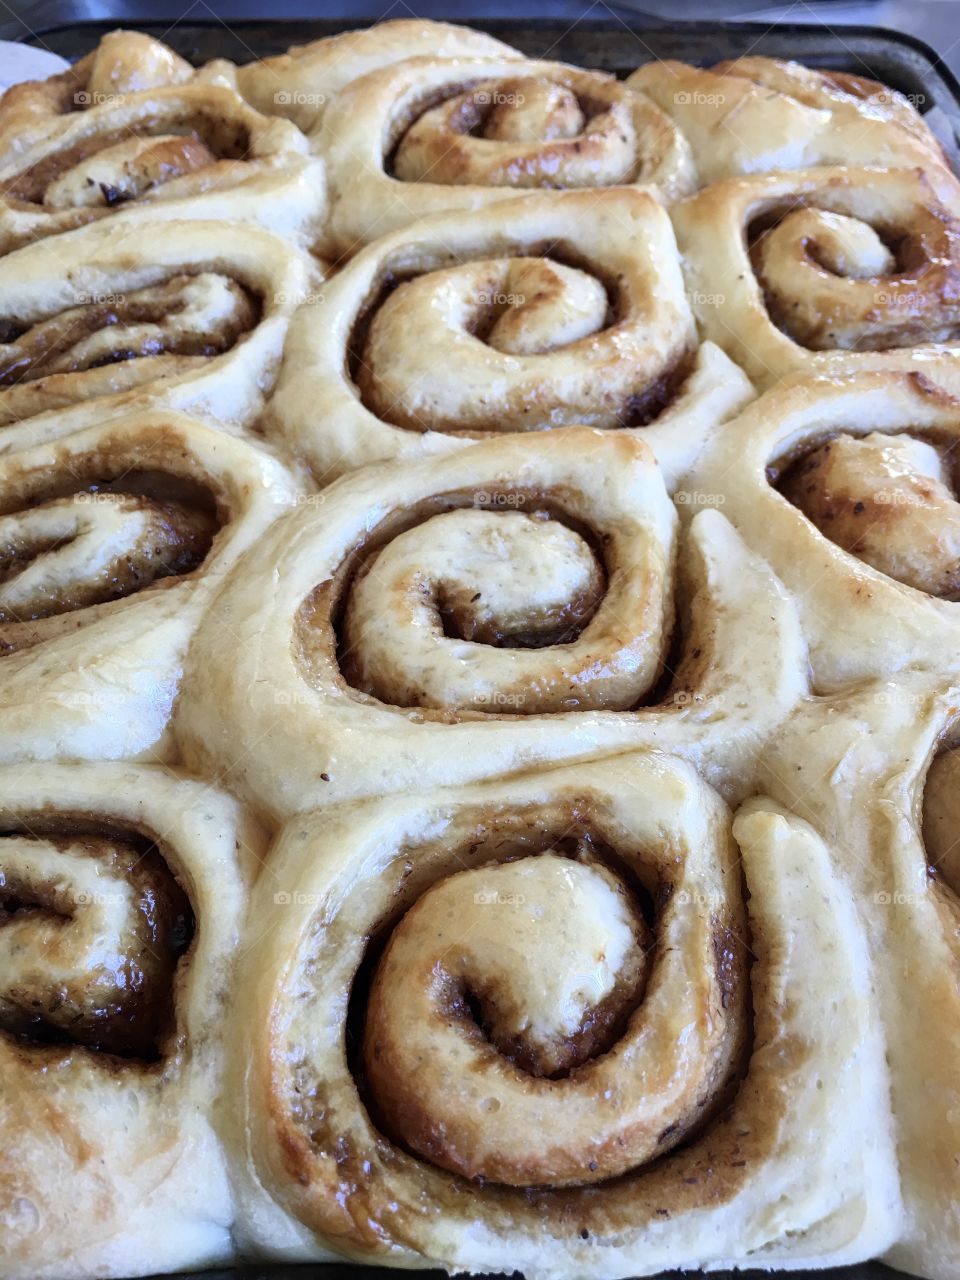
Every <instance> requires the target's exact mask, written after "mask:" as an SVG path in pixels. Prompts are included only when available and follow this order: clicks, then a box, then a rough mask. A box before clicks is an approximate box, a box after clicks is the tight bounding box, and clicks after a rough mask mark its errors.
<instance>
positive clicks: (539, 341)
mask: <svg viewBox="0 0 960 1280" xmlns="http://www.w3.org/2000/svg"><path fill="white" fill-rule="evenodd" d="M750 396H751V388H750V385H749V383H748V381H747V379H746V377H745V376H744V375H743V374H742V373H741V372H740V370H739V369H738V368H736V367H735V366H734V365H733V364H732V363H731V362H730V361H729V360H727V359H726V357H724V355H723V354H722V352H721V351H720V350H719V349H718V348H717V347H715V346H713V345H712V344H705V345H704V346H703V347H699V348H698V346H697V344H696V340H695V335H694V329H693V323H692V319H691V315H690V310H689V306H688V303H687V300H686V298H685V297H684V292H683V281H682V275H681V271H680V265H679V261H678V259H677V255H676V247H675V243H674V240H673V234H672V232H671V228H670V223H669V220H668V218H667V215H666V214H665V212H664V211H663V209H662V208H661V207H660V206H659V205H658V204H657V202H656V201H655V200H654V199H653V198H652V196H650V195H649V194H648V193H646V192H639V191H629V190H618V191H604V192H590V193H587V192H565V193H562V194H553V195H549V196H545V195H531V196H529V197H528V198H526V199H524V200H519V201H518V200H515V201H512V202H510V203H508V204H502V205H496V206H494V207H493V208H489V209H485V210H481V211H479V212H476V213H472V214H468V215H464V214H449V215H446V216H444V217H436V218H431V219H429V220H427V221H425V222H424V223H423V224H422V225H420V226H418V227H416V228H409V229H405V230H401V231H398V232H395V233H394V234H393V235H390V236H386V237H384V238H383V239H382V240H380V241H378V242H377V243H376V244H374V245H371V246H370V247H368V248H367V249H366V250H364V251H363V252H362V253H360V254H358V255H357V257H356V258H355V259H353V260H352V261H351V262H350V263H349V264H348V265H347V266H346V267H344V268H343V269H342V270H341V271H339V272H338V273H337V274H336V275H335V276H334V277H333V279H331V280H330V281H329V282H327V284H326V285H325V286H324V289H323V297H322V299H321V300H319V301H318V302H316V303H314V304H311V305H308V306H305V307H303V308H302V309H301V310H300V311H299V312H298V314H297V316H296V317H295V319H294V321H293V323H292V325H291V331H290V335H289V338H288V341H287V347H286V352H285V358H284V364H283V368H282V370H281V376H280V379H279V383H278V387H277V391H276V394H275V396H274V398H273V401H272V403H271V405H270V407H269V409H268V412H267V414H266V417H265V430H266V432H267V434H268V435H275V437H276V438H277V439H278V440H280V441H282V442H283V444H284V445H285V446H286V447H287V448H288V449H289V450H290V451H291V452H293V453H295V454H297V455H298V456H300V457H303V458H304V459H305V460H306V461H307V462H308V464H309V466H310V468H311V470H312V471H313V474H314V476H315V477H316V479H317V480H318V481H319V482H320V483H325V482H326V481H328V480H330V479H333V478H335V477H336V476H338V475H341V474H343V473H344V472H346V471H349V470H351V469H353V468H355V467H357V466H361V465H363V464H365V463H367V462H373V461H378V460H380V459H385V458H394V457H400V458H411V457H417V456H422V455H424V454H432V453H438V452H447V451H449V450H451V449H454V448H459V447H462V446H463V444H464V443H468V442H469V441H470V440H474V439H477V438H479V437H483V436H491V435H497V436H504V435H505V433H512V432H542V431H545V430H547V429H548V428H549V429H552V428H554V427H560V426H566V425H569V424H571V423H586V424H588V425H591V426H597V427H603V428H619V429H622V433H623V434H626V435H627V436H632V437H638V438H639V437H642V438H643V439H644V441H646V442H647V443H649V444H650V446H651V447H652V448H653V449H654V451H655V453H656V455H657V458H658V460H659V462H660V463H661V465H662V466H663V467H664V468H665V470H666V472H667V473H668V477H669V482H670V483H671V484H672V483H674V482H675V480H676V479H677V478H679V476H680V475H681V474H682V473H683V472H684V471H685V470H687V469H689V467H690V466H691V464H692V462H693V461H694V459H695V457H696V456H697V453H698V452H699V450H700V448H701V447H702V445H703V441H704V439H705V438H706V436H707V435H708V434H709V433H710V432H712V431H715V430H717V429H718V423H720V422H722V421H723V420H724V419H725V418H727V417H729V416H730V415H731V414H732V413H734V412H735V411H736V410H737V409H738V408H740V407H741V406H742V405H743V404H745V403H746V401H747V400H748V399H749V398H750Z"/></svg>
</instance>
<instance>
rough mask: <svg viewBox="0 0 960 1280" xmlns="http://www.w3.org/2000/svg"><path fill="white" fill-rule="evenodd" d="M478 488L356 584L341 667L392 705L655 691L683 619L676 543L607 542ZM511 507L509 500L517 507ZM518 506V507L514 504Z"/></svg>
mask: <svg viewBox="0 0 960 1280" xmlns="http://www.w3.org/2000/svg"><path fill="white" fill-rule="evenodd" d="M536 500H537V495H536V494H533V493H526V492H523V491H517V492H499V491H491V492H487V491H479V492H478V493H476V494H475V495H474V501H475V502H476V503H477V504H478V505H477V507H475V508H473V509H459V510H453V511H447V512H443V513H440V514H437V515H434V516H432V517H431V518H429V519H426V520H423V521H421V523H419V524H416V525H414V526H413V527H412V528H409V529H407V530H405V531H403V532H401V533H399V534H397V536H396V537H394V538H393V539H392V540H391V541H389V542H388V543H387V544H386V545H385V546H383V547H382V549H380V550H379V552H377V553H375V554H374V555H373V556H372V557H371V558H370V559H368V560H367V562H366V563H365V564H364V565H363V566H362V568H361V569H360V571H359V572H358V573H357V575H356V576H355V578H354V580H353V582H352V584H351V585H350V587H349V590H348V594H347V600H346V606H345V610H344V617H343V626H342V652H341V664H342V669H343V671H344V673H345V675H346V676H347V678H348V679H349V681H350V683H352V684H353V685H354V686H355V687H357V688H359V689H361V690H363V691H364V692H366V693H369V694H371V695H372V696H374V697H376V698H378V699H379V700H380V701H382V702H386V703H389V704H392V705H394V706H406V707H418V706H419V707H431V708H435V709H437V710H441V711H442V710H466V711H471V710H473V711H483V710H487V711H509V712H511V713H519V714H537V713H542V712H561V711H583V710H592V709H598V708H606V709H614V710H624V709H626V708H628V707H632V706H634V705H636V704H637V703H638V702H639V701H641V700H642V699H643V697H644V696H645V695H646V694H647V693H648V692H649V691H650V690H651V688H652V686H653V685H654V684H655V682H656V680H657V678H658V676H659V675H660V673H661V671H662V668H663V659H664V654H665V648H666V644H667V643H668V640H669V635H670V630H671V624H672V618H673V615H672V606H671V602H670V595H671V580H672V565H671V563H670V562H669V560H668V559H667V558H666V557H667V556H669V555H670V553H669V551H667V548H668V547H669V545H670V536H669V533H667V532H666V531H667V530H669V529H671V528H672V522H671V520H670V518H669V513H668V512H666V511H664V512H663V513H662V519H663V527H664V532H665V535H666V536H665V539H664V542H659V541H654V540H652V539H643V540H637V542H635V543H633V544H632V545H631V544H629V543H620V542H614V541H613V540H608V541H607V542H606V543H605V544H604V545H603V550H602V553H601V550H600V547H601V542H602V540H601V541H598V542H597V543H596V545H593V538H592V535H591V534H590V533H589V532H588V531H587V530H583V531H582V532H581V531H579V530H578V529H577V528H574V527H572V526H571V525H570V524H568V523H567V522H566V521H565V520H564V519H563V518H562V516H560V515H559V513H556V514H552V513H551V512H550V511H548V510H546V509H544V508H543V507H541V508H539V509H538V507H537V505H536ZM507 504H510V505H509V506H508V505H507ZM511 507H513V508H514V509H510V508H511Z"/></svg>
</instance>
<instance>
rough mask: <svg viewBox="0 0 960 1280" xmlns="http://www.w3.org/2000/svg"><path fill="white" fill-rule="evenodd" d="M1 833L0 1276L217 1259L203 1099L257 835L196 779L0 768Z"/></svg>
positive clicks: (217, 1218)
mask: <svg viewBox="0 0 960 1280" xmlns="http://www.w3.org/2000/svg"><path fill="white" fill-rule="evenodd" d="M0 821H2V826H3V835H2V837H0V1115H2V1121H3V1127H4V1134H5V1140H4V1143H3V1146H2V1150H0V1185H2V1187H3V1197H2V1202H0V1213H2V1217H3V1265H4V1269H5V1271H7V1272H8V1273H9V1274H10V1275H12V1276H21V1275H23V1276H26V1275H63V1276H67V1277H71V1278H78V1277H80V1276H83V1275H95V1274H101V1275H103V1274H111V1273H114V1274H117V1273H120V1272H123V1273H124V1274H128V1275H134V1274H138V1273H143V1272H145V1271H147V1270H149V1268H150V1267H151V1266H157V1265H159V1266H161V1267H162V1268H164V1269H166V1270H175V1269H178V1268H182V1267H184V1266H189V1265H193V1264H194V1263H197V1262H198V1261H199V1260H200V1259H204V1260H205V1261H207V1262H209V1263H211V1264H213V1263H215V1262H220V1261H222V1260H224V1259H225V1258H226V1257H227V1256H229V1249H230V1235H229V1226H230V1220H231V1216H232V1207H231V1202H230V1191H229V1184H228V1180H227V1171H226V1168H225V1163H224V1159H223V1154H222V1151H221V1147H220V1143H219V1141H218V1139H217V1137H216V1134H215V1132H214V1128H213V1124H212V1122H211V1117H210V1111H209V1098H210V1094H211V1090H212V1089H213V1088H214V1087H215V1082H216V1081H217V1079H218V1078H219V1075H220V1072H221V1070H222V1066H223V1041H222V1036H221V1034H220V1033H219V1031H218V1030H217V1025H218V1023H219V1022H220V1020H221V1017H220V1015H221V1014H222V1008H223V1002H224V1001H225V999H226V998H227V992H228V990H229V983H230V977H231V964H232V961H231V957H232V954H233V952H234V950H235V948H236V945H237V938H238V926H239V922H240V917H241V914H242V910H243V905H244V900H245V894H246V885H247V876H248V873H249V870H250V865H251V862H252V860H253V859H254V858H255V857H256V856H257V853H258V852H259V836H258V834H257V833H256V830H255V828H254V827H253V826H252V825H251V824H250V822H249V820H248V819H247V818H246V817H245V816H244V814H243V812H242V811H241V809H240V808H239V806H238V805H236V804H235V803H234V802H233V801H232V800H231V799H230V798H229V797H228V796H226V795H223V794H220V793H219V792H217V790H216V789H215V788H214V787H211V786H210V785H208V784H206V783H199V782H192V781H187V780H185V779H183V778H179V777H177V776H175V775H174V773H173V772H172V771H171V770H168V769H164V768H150V767H145V766H142V765H140V766H131V765H123V764H104V763H97V764H74V765H65V764H59V765H57V764H42V765H37V764H35V765H33V766H31V767H30V768H29V769H24V768H23V766H22V765H18V766H6V767H0ZM39 1117H42V1118H43V1119H42V1122H41V1121H40V1119H39ZM67 1188H69V1194H67V1191H66V1189H67Z"/></svg>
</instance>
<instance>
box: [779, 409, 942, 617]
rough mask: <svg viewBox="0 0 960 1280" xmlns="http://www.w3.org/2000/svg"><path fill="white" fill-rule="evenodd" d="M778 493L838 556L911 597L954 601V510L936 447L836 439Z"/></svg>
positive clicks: (900, 439)
mask: <svg viewBox="0 0 960 1280" xmlns="http://www.w3.org/2000/svg"><path fill="white" fill-rule="evenodd" d="M781 488H782V492H783V493H784V495H785V496H786V497H787V498H789V500H790V501H791V502H793V503H794V505H795V506H797V507H799V508H800V510H801V511H802V512H803V513H804V514H805V515H806V516H807V517H808V518H809V519H810V520H812V521H813V523H814V524H815V525H816V526H817V527H818V528H819V529H820V530H821V532H822V533H824V534H825V535H826V537H828V538H830V539H831V541H833V542H835V543H836V544H837V545H838V546H840V547H843V549H844V550H845V551H849V552H851V553H852V554H853V555H856V556H858V557H859V558H860V559H861V560H864V561H865V562H866V563H867V564H869V565H872V566H873V568H875V569H879V570H880V572H881V573H885V574H887V575H889V577H891V578H895V579H896V580H897V581H898V582H903V583H905V584H906V585H907V586H911V587H916V589H917V590H918V591H924V592H926V593H927V594H928V595H933V596H940V597H942V598H943V599H946V600H958V599H960V503H958V502H957V498H956V492H955V489H954V486H953V476H952V474H951V466H950V460H949V458H948V457H947V454H946V450H945V449H944V448H943V447H941V446H938V445H937V444H935V443H933V442H931V441H927V440H922V439H919V438H918V437H916V436H911V435H906V434H903V435H886V434H883V433H881V432H873V433H871V434H870V435H867V436H863V437H858V436H853V435H849V434H841V435H839V436H837V437H836V438H834V439H833V440H830V441H828V442H827V443H826V444H823V445H820V446H819V447H817V448H815V449H813V450H812V451H811V452H810V453H808V454H806V455H805V456H804V457H803V458H802V459H800V461H799V462H797V463H795V464H794V466H793V467H791V468H790V469H789V471H788V472H787V473H786V475H785V477H784V480H783V483H782V486H781Z"/></svg>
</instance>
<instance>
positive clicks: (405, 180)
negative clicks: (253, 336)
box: [318, 58, 693, 253]
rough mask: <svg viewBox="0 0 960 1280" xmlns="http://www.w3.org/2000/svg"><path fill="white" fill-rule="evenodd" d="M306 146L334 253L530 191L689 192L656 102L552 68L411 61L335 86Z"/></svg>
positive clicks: (604, 79) (605, 80) (670, 127)
mask: <svg viewBox="0 0 960 1280" xmlns="http://www.w3.org/2000/svg"><path fill="white" fill-rule="evenodd" d="M318 137H319V142H320V146H321V151H322V154H323V156H324V157H325V159H326V162H327V177H328V180H329V182H330V193H331V201H332V213H331V234H332V236H333V238H334V240H335V242H336V244H337V246H338V247H339V249H340V250H341V251H342V252H344V253H351V252H353V251H354V250H355V249H356V248H357V247H358V246H359V245H361V244H366V243H368V242H369V241H371V240H373V239H375V238H377V237H378V236H382V235H384V234H385V233H387V232H388V231H393V230H396V229H397V228H398V227H403V226H408V225H409V224H410V223H411V222H415V221H417V220H418V219H420V218H423V217H425V216H429V215H430V214H434V213H441V212H444V211H446V210H451V209H463V210H466V209H478V208H481V207H483V206H485V205H489V204H491V203H495V202H499V201H502V200H506V199H510V198H511V197H512V196H517V195H519V194H520V193H522V192H523V191H533V190H536V189H538V188H548V189H553V188H579V187H589V188H593V189H596V188H602V187H608V186H623V185H641V186H644V187H647V188H649V189H650V190H651V191H653V192H655V193H656V194H657V195H658V196H660V197H662V198H663V199H665V200H673V199H676V198H677V197H679V196H682V195H685V194H686V193H687V192H689V191H691V190H692V189H693V165H692V161H691V158H690V151H689V147H688V145H687V143H686V141H685V139H684V138H683V136H682V134H681V133H680V131H679V130H678V129H677V128H676V126H675V125H674V124H673V122H672V121H671V120H670V118H669V117H668V116H666V115H665V114H664V113H663V112H662V111H661V110H660V109H659V107H657V106H655V105H654V104H653V103H652V102H651V101H650V100H649V99H648V98H646V97H645V96H644V95H643V94H641V93H638V92H632V91H631V90H629V89H626V88H624V87H623V85H621V84H619V83H618V82H617V81H616V80H615V79H613V78H612V77H610V76H607V75H604V74H602V73H600V72H596V71H579V70H577V69H576V68H575V67H568V66H564V65H562V64H560V63H552V62H528V61H524V62H517V61H515V60H511V59H503V58H499V59H496V58H444V59H431V58H410V59H408V60H407V61H405V62H400V63H397V64H396V65H394V66H388V67H384V68H382V69H381V70H379V71H374V72H371V73H370V74H369V75H365V76H361V77H360V79H358V80H354V81H352V82H351V83H350V84H349V85H347V86H346V87H345V88H344V89H343V90H341V92H340V93H339V94H338V95H337V96H336V98H335V99H334V100H333V102H332V103H331V104H330V106H329V107H328V108H327V110H326V111H325V113H324V117H323V124H322V126H321V128H320V132H319V135H318Z"/></svg>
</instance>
